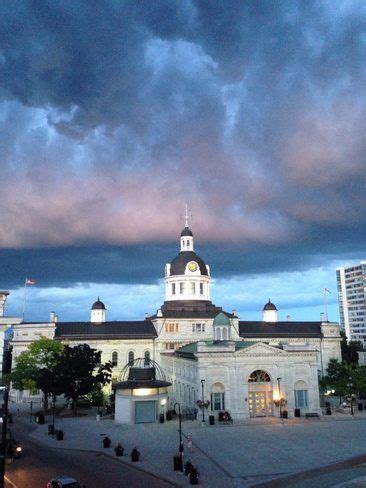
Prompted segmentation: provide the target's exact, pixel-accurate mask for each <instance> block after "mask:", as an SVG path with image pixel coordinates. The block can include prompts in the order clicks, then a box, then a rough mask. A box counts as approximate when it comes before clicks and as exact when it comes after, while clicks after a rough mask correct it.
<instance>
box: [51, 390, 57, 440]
mask: <svg viewBox="0 0 366 488" xmlns="http://www.w3.org/2000/svg"><path fill="white" fill-rule="evenodd" d="M55 407H56V395H52V435H55Z"/></svg>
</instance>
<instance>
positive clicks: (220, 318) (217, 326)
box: [212, 312, 231, 341]
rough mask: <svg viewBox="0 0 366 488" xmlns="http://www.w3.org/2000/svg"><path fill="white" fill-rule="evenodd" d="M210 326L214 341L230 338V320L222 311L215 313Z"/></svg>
mask: <svg viewBox="0 0 366 488" xmlns="http://www.w3.org/2000/svg"><path fill="white" fill-rule="evenodd" d="M212 327H213V338H214V341H228V340H230V339H231V321H230V318H229V317H228V316H227V315H226V314H225V313H224V312H220V313H218V314H217V315H216V317H215V318H214V321H213V324H212Z"/></svg>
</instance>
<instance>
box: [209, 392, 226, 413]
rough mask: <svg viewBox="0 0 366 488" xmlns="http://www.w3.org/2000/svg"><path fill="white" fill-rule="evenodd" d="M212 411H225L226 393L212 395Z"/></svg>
mask: <svg viewBox="0 0 366 488" xmlns="http://www.w3.org/2000/svg"><path fill="white" fill-rule="evenodd" d="M211 410H225V393H211Z"/></svg>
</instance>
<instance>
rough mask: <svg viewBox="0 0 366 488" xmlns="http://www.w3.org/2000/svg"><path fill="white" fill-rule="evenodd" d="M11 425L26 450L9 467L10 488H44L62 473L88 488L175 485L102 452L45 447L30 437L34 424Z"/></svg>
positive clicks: (7, 479) (8, 481) (132, 487)
mask: <svg viewBox="0 0 366 488" xmlns="http://www.w3.org/2000/svg"><path fill="white" fill-rule="evenodd" d="M10 427H11V430H12V432H13V434H14V437H15V438H16V439H17V440H19V441H20V442H21V443H22V445H23V449H24V453H23V455H22V456H21V457H20V458H19V459H16V460H14V462H13V463H12V464H11V465H7V466H6V470H5V474H6V487H7V488H44V487H45V484H46V482H47V481H49V480H50V479H51V478H52V477H54V476H57V475H60V474H64V475H69V476H73V477H75V478H76V479H77V480H78V481H79V482H80V483H81V485H85V487H86V488H108V487H113V488H120V487H121V488H122V487H126V486H128V488H141V487H145V486H149V488H154V487H162V488H164V487H167V488H168V487H171V486H173V485H172V484H170V483H168V482H165V481H163V480H160V479H158V478H156V477H154V476H152V475H149V474H146V473H143V472H141V471H139V470H138V469H135V468H133V467H130V466H126V465H125V464H123V463H121V462H120V461H118V460H117V459H114V458H110V457H108V456H105V455H104V454H101V453H93V452H81V451H71V450H63V449H50V448H45V447H44V446H43V445H42V444H40V443H39V442H37V441H35V440H34V439H32V438H30V437H29V432H30V430H31V429H32V427H31V426H27V425H24V424H21V423H16V424H12V425H10Z"/></svg>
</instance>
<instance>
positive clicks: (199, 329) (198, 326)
mask: <svg viewBox="0 0 366 488" xmlns="http://www.w3.org/2000/svg"><path fill="white" fill-rule="evenodd" d="M192 332H198V333H201V332H205V324H192Z"/></svg>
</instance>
